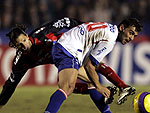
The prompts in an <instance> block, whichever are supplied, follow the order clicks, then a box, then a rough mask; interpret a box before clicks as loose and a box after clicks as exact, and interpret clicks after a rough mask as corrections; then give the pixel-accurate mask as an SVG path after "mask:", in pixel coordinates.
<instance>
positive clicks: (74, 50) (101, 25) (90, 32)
mask: <svg viewBox="0 0 150 113" xmlns="http://www.w3.org/2000/svg"><path fill="white" fill-rule="evenodd" d="M117 35H118V29H117V26H113V25H111V24H108V23H105V22H97V23H94V22H89V23H84V24H82V25H79V26H77V27H75V28H73V29H71V30H69V31H68V32H66V33H64V34H63V35H62V37H61V38H60V39H59V40H58V43H60V44H61V45H62V46H63V47H64V48H65V49H66V50H67V51H68V52H70V53H71V54H72V55H73V56H74V57H75V58H78V60H79V62H80V63H81V64H82V61H83V59H84V57H85V55H86V54H87V53H88V52H89V51H90V50H91V49H92V48H94V47H95V45H96V44H97V43H99V42H100V41H109V42H112V43H115V41H116V38H117Z"/></svg>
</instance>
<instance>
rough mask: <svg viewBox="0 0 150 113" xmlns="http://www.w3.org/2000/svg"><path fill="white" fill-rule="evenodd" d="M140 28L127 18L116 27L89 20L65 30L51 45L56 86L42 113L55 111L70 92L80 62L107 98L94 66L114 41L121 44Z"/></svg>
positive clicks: (106, 90)
mask: <svg viewBox="0 0 150 113" xmlns="http://www.w3.org/2000/svg"><path fill="white" fill-rule="evenodd" d="M141 29H142V26H141V24H140V23H139V21H138V20H137V19H132V18H129V19H125V20H123V21H122V22H121V23H120V24H119V25H118V27H117V26H116V25H112V24H109V23H106V22H97V23H95V22H89V23H84V24H81V25H79V26H77V27H74V28H73V29H71V30H69V31H67V32H65V33H64V34H63V35H62V36H61V38H60V39H59V40H58V41H57V43H56V44H55V45H54V46H53V48H52V59H53V62H54V64H55V66H56V67H57V68H58V79H59V80H58V86H59V89H58V90H57V91H56V92H54V93H53V94H52V96H51V98H50V102H49V104H48V106H47V108H46V110H45V113H56V112H57V111H58V110H59V108H60V106H61V104H62V103H63V102H64V100H65V99H67V97H68V96H69V95H71V93H72V92H73V90H74V87H75V81H76V79H77V75H78V69H79V68H80V67H81V66H82V65H84V67H85V70H86V72H87V74H88V75H90V77H91V79H92V81H94V84H95V86H96V90H97V91H98V92H100V93H101V94H102V95H104V96H105V97H107V98H108V97H109V96H110V91H109V90H108V89H107V88H105V87H103V86H102V85H101V84H100V83H99V81H98V76H97V73H96V71H95V70H96V69H97V68H96V67H95V66H98V64H99V63H100V62H101V61H102V59H103V58H104V57H105V56H106V55H107V54H108V53H110V52H111V51H112V49H113V47H114V45H115V43H116V41H118V42H121V43H122V44H123V45H124V44H126V43H128V42H130V41H132V40H133V39H134V37H135V36H137V35H138V33H139V32H140V31H141Z"/></svg>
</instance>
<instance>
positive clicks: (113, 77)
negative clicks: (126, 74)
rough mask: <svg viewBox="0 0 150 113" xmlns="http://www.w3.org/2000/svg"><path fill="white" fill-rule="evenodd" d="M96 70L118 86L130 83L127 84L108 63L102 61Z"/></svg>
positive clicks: (123, 86)
mask: <svg viewBox="0 0 150 113" xmlns="http://www.w3.org/2000/svg"><path fill="white" fill-rule="evenodd" d="M96 71H97V72H98V73H100V74H102V75H103V76H105V77H106V78H107V79H108V80H109V81H110V82H111V83H113V84H114V85H115V86H117V87H118V88H126V87H128V85H127V84H125V83H124V82H123V81H122V80H121V79H120V78H119V76H118V75H117V74H116V73H115V72H114V71H113V70H112V69H111V68H110V67H109V66H108V65H106V64H104V63H100V64H99V65H98V66H97V68H96Z"/></svg>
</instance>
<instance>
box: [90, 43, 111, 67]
mask: <svg viewBox="0 0 150 113" xmlns="http://www.w3.org/2000/svg"><path fill="white" fill-rule="evenodd" d="M113 47H114V43H112V42H107V41H104V42H103V41H102V42H99V43H98V44H97V45H96V47H95V48H94V49H93V50H92V51H91V54H90V56H89V58H90V60H91V61H92V63H94V64H95V65H98V64H99V63H100V62H101V61H102V60H103V58H104V57H105V56H106V55H107V54H108V53H110V52H111V51H112V49H113Z"/></svg>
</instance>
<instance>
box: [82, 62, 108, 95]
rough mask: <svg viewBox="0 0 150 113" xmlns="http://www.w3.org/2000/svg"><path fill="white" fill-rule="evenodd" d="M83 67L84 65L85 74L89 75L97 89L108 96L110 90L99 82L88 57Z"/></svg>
mask: <svg viewBox="0 0 150 113" xmlns="http://www.w3.org/2000/svg"><path fill="white" fill-rule="evenodd" d="M84 67H85V70H86V73H87V75H88V76H89V78H90V79H91V81H92V82H93V84H94V85H95V87H96V89H97V91H98V92H100V93H101V94H103V95H104V96H105V97H107V98H108V97H109V96H110V91H109V90H108V89H107V88H106V87H104V86H102V85H101V84H100V82H99V77H98V75H97V72H96V71H95V66H94V65H93V64H92V62H91V60H90V59H88V62H87V63H86V65H85V66H84Z"/></svg>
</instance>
